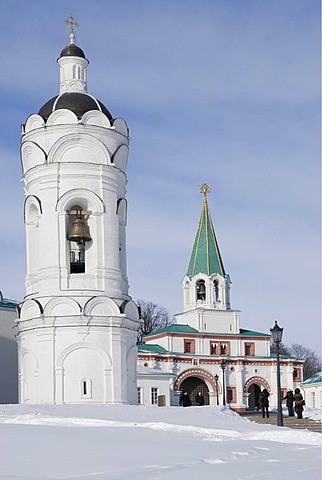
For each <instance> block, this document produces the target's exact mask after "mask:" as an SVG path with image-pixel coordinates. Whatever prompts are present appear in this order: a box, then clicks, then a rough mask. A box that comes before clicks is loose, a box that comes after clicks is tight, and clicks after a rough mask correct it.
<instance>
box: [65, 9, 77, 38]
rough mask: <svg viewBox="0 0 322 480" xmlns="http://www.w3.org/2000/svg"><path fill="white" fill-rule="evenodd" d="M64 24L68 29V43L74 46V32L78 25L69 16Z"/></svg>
mask: <svg viewBox="0 0 322 480" xmlns="http://www.w3.org/2000/svg"><path fill="white" fill-rule="evenodd" d="M65 23H66V25H67V27H69V28H70V34H69V43H70V44H74V43H75V30H76V28H77V27H79V25H78V23H77V22H76V20H75V18H74V17H72V16H70V17H68V18H67V20H65Z"/></svg>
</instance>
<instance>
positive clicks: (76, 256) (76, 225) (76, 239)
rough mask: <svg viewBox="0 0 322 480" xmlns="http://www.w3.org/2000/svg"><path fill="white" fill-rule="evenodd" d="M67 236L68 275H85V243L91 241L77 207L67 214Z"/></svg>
mask: <svg viewBox="0 0 322 480" xmlns="http://www.w3.org/2000/svg"><path fill="white" fill-rule="evenodd" d="M68 214H69V215H68V226H67V229H68V234H67V239H68V240H69V241H70V250H69V252H70V273H85V242H88V241H90V240H91V236H90V233H89V228H88V225H87V223H86V220H85V215H84V212H83V210H82V208H81V207H80V206H79V205H74V206H73V207H72V208H71V209H70V210H69V212H68Z"/></svg>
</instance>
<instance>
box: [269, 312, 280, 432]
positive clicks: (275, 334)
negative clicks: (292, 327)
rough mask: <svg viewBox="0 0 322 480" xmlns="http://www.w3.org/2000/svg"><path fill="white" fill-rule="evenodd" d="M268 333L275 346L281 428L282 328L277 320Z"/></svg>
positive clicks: (278, 414)
mask: <svg viewBox="0 0 322 480" xmlns="http://www.w3.org/2000/svg"><path fill="white" fill-rule="evenodd" d="M270 332H271V335H272V338H273V342H274V343H275V345H276V356H277V359H276V366H277V425H278V426H279V427H283V413H282V398H281V367H280V343H281V341H282V336H283V328H281V327H279V326H278V325H277V320H275V325H274V327H273V328H270Z"/></svg>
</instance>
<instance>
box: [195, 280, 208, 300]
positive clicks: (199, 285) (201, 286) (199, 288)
mask: <svg viewBox="0 0 322 480" xmlns="http://www.w3.org/2000/svg"><path fill="white" fill-rule="evenodd" d="M196 297H197V300H206V286H205V281H204V280H197V282H196Z"/></svg>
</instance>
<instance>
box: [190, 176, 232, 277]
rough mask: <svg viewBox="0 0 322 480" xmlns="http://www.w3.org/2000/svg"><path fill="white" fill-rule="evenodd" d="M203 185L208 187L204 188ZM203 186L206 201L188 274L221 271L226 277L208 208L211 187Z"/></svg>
mask: <svg viewBox="0 0 322 480" xmlns="http://www.w3.org/2000/svg"><path fill="white" fill-rule="evenodd" d="M202 187H207V188H206V189H205V188H204V189H203V190H202ZM202 187H201V191H203V193H204V201H203V205H202V210H201V216H200V220H199V226H198V230H197V233H196V237H195V241H194V244H193V248H192V253H191V256H190V262H189V266H188V271H187V275H188V277H190V278H191V277H193V276H194V275H197V274H198V273H205V274H206V275H208V276H210V275H213V274H214V273H219V274H220V275H222V276H223V277H225V269H224V264H223V262H222V259H221V255H220V252H219V247H218V243H217V239H216V235H215V230H214V226H213V223H212V220H211V216H210V212H209V209H208V203H207V192H208V191H209V189H210V188H208V186H207V185H204V186H202Z"/></svg>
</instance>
